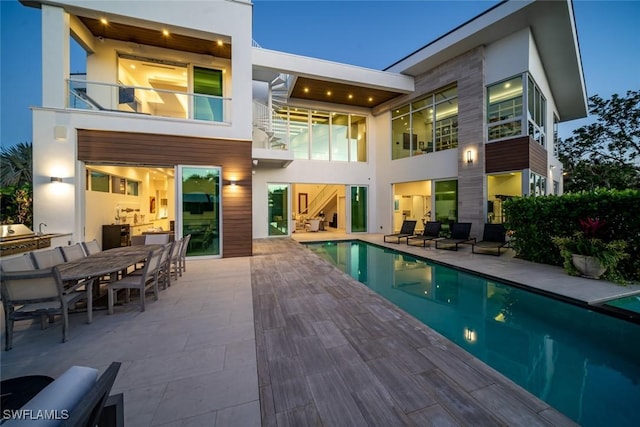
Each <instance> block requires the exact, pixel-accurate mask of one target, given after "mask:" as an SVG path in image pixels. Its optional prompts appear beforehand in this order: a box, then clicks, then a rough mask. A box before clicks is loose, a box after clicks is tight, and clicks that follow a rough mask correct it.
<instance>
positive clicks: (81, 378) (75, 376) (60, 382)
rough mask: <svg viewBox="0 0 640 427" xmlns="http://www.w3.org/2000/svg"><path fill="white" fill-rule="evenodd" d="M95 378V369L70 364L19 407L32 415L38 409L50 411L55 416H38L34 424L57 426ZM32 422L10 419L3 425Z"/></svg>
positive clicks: (11, 425)
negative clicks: (46, 417)
mask: <svg viewBox="0 0 640 427" xmlns="http://www.w3.org/2000/svg"><path fill="white" fill-rule="evenodd" d="M97 379H98V370H97V369H94V368H89V367H86V366H72V367H71V368H69V369H68V370H67V371H66V372H65V373H63V374H62V375H60V376H59V377H58V378H56V380H55V381H53V382H52V383H51V384H49V385H48V386H46V387H45V388H43V389H42V391H41V392H40V393H38V394H37V395H36V396H35V397H34V398H33V399H31V400H30V401H28V402H27V403H26V404H25V405H24V406H23V407H22V408H20V409H21V410H23V411H24V410H30V411H31V414H32V416H33V417H35V416H37V414H38V411H50V413H53V414H56V415H57V416H54V417H50V418H54V419H40V418H38V420H37V423H36V425H38V427H42V426H47V427H48V426H57V425H59V424H60V423H61V421H62V419H60V418H61V417H64V414H67V415H68V414H69V413H70V412H71V410H72V409H73V408H75V407H76V405H78V403H79V402H80V401H81V400H82V398H83V396H85V395H86V394H87V392H88V391H89V390H90V389H91V387H93V385H94V384H95V383H96V381H97ZM55 418H57V419H55ZM33 424H34V420H33V419H28V418H27V419H23V420H18V419H11V420H8V421H7V422H6V423H5V424H3V426H9V427H13V426H32V425H33Z"/></svg>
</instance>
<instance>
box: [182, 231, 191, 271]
mask: <svg viewBox="0 0 640 427" xmlns="http://www.w3.org/2000/svg"><path fill="white" fill-rule="evenodd" d="M182 240H183V242H182V246H181V247H180V276H182V273H183V272H185V271H187V249H189V241H190V240H191V234H187V235H186V236H184V237H183V238H182Z"/></svg>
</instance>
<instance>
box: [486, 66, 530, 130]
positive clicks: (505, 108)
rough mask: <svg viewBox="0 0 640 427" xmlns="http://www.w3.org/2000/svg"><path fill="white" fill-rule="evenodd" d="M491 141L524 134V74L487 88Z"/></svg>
mask: <svg viewBox="0 0 640 427" xmlns="http://www.w3.org/2000/svg"><path fill="white" fill-rule="evenodd" d="M487 92H488V93H487V98H488V102H489V105H488V108H487V120H488V123H489V126H488V129H489V141H493V140H495V139H501V138H507V137H512V136H518V135H521V134H522V98H523V91H522V76H518V77H515V78H512V79H510V80H507V81H504V82H501V83H498V84H496V85H493V86H489V88H488V89H487Z"/></svg>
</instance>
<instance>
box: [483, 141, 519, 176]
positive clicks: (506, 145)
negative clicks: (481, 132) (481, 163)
mask: <svg viewBox="0 0 640 427" xmlns="http://www.w3.org/2000/svg"><path fill="white" fill-rule="evenodd" d="M485 156H486V157H485V159H486V160H485V172H486V173H495V172H506V171H513V170H521V169H527V168H528V167H529V137H528V136H524V137H519V138H514V139H509V140H507V141H499V142H491V143H488V144H485Z"/></svg>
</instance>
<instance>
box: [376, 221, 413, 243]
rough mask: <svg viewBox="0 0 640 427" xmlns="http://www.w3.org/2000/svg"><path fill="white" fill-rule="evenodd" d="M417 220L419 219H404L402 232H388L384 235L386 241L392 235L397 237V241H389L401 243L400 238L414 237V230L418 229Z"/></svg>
mask: <svg viewBox="0 0 640 427" xmlns="http://www.w3.org/2000/svg"><path fill="white" fill-rule="evenodd" d="M417 222H418V221H415V220H410V219H405V220H404V221H402V227H400V232H399V233H394V234H386V235H385V236H384V241H385V242H386V241H387V237H391V238H394V239H396V241H394V242H389V243H400V239H408V238H409V237H412V236H413V235H414V230H415V229H416V223H417Z"/></svg>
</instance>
